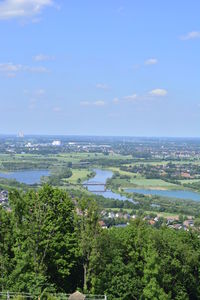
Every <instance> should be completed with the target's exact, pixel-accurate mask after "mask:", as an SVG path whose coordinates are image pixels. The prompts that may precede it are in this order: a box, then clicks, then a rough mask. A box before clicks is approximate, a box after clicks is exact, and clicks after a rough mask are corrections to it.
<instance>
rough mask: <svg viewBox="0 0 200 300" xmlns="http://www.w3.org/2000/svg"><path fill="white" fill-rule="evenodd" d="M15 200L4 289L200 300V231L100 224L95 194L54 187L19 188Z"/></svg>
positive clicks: (5, 228)
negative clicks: (80, 194) (76, 193)
mask: <svg viewBox="0 0 200 300" xmlns="http://www.w3.org/2000/svg"><path fill="white" fill-rule="evenodd" d="M9 201H10V208H11V210H9V211H6V210H5V209H3V208H2V207H0V290H1V291H7V290H10V291H16V292H28V293H33V294H36V295H40V296H41V299H51V300H54V299H55V297H54V296H51V295H55V294H56V293H59V292H60V293H63V292H65V293H71V292H74V291H75V290H77V289H80V290H84V291H87V293H92V294H107V295H108V299H109V300H116V299H122V300H135V299H141V300H143V299H145V300H146V299H149V300H150V299H160V300H168V299H174V300H188V299H189V300H193V299H194V300H195V299H200V288H199V286H200V239H199V235H198V233H195V232H192V231H189V232H185V231H182V230H180V231H175V230H173V229H169V228H167V227H165V226H161V227H160V228H154V227H151V226H149V225H147V224H146V223H145V222H143V221H142V220H141V219H136V220H135V221H133V222H131V223H130V225H129V226H127V227H125V228H114V227H113V228H110V229H108V230H107V229H101V228H100V226H99V218H100V216H99V209H98V206H97V203H96V202H95V201H94V200H93V198H91V199H88V198H87V197H82V198H79V199H78V198H77V199H73V200H72V198H71V197H70V196H69V195H68V194H67V193H65V192H64V191H62V190H59V189H57V188H52V187H50V186H48V185H45V186H44V187H42V188H41V189H39V190H38V191H37V192H36V191H29V192H26V193H23V192H19V191H13V192H11V193H10V199H9ZM48 297H49V298H48ZM56 299H57V298H56Z"/></svg>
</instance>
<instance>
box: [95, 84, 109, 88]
mask: <svg viewBox="0 0 200 300" xmlns="http://www.w3.org/2000/svg"><path fill="white" fill-rule="evenodd" d="M96 88H97V89H101V90H109V86H108V85H107V84H105V83H97V84H96Z"/></svg>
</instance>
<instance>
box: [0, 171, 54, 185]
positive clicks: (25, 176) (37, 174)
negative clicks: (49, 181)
mask: <svg viewBox="0 0 200 300" xmlns="http://www.w3.org/2000/svg"><path fill="white" fill-rule="evenodd" d="M49 174H50V172H49V171H48V170H23V171H13V172H8V173H2V172H1V173H0V177H3V178H6V179H15V180H17V181H18V182H20V183H25V184H36V183H37V184H38V183H40V178H41V177H42V176H48V175H49Z"/></svg>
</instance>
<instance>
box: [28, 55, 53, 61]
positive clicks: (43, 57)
mask: <svg viewBox="0 0 200 300" xmlns="http://www.w3.org/2000/svg"><path fill="white" fill-rule="evenodd" d="M54 59H55V57H54V56H50V55H44V54H38V55H36V56H34V57H33V60H34V61H37V62H40V61H49V60H54Z"/></svg>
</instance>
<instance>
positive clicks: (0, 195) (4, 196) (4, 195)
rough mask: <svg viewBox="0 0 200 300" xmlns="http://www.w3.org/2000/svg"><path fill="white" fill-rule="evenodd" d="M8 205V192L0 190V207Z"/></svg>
mask: <svg viewBox="0 0 200 300" xmlns="http://www.w3.org/2000/svg"><path fill="white" fill-rule="evenodd" d="M7 203H8V191H6V190H0V205H3V206H4V205H7Z"/></svg>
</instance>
